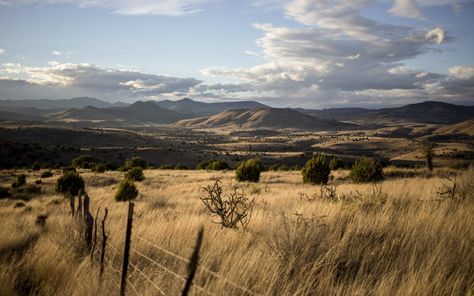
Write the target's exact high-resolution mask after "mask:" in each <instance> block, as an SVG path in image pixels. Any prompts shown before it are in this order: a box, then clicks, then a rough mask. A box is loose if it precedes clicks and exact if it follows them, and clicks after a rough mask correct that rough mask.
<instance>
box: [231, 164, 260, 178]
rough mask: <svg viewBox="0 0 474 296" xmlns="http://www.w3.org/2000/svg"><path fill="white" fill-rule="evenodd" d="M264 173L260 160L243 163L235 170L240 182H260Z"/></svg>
mask: <svg viewBox="0 0 474 296" xmlns="http://www.w3.org/2000/svg"><path fill="white" fill-rule="evenodd" d="M262 171H263V163H262V162H261V161H260V160H258V159H248V160H245V161H243V162H241V163H240V164H239V165H238V166H237V168H236V169H235V177H236V179H237V180H238V181H249V182H258V181H259V180H260V173H261V172H262Z"/></svg>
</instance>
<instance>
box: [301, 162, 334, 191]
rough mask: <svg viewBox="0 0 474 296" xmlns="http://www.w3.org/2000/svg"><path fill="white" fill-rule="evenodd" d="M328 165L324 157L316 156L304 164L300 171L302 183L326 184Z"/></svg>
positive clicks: (328, 171)
mask: <svg viewBox="0 0 474 296" xmlns="http://www.w3.org/2000/svg"><path fill="white" fill-rule="evenodd" d="M330 172H331V170H330V169H329V164H328V163H327V161H326V157H325V156H324V155H317V156H315V157H313V158H312V159H310V160H308V161H307V162H306V165H305V166H304V168H303V169H302V170H301V174H302V175H303V182H304V183H311V184H326V183H327V182H328V180H329V173H330Z"/></svg>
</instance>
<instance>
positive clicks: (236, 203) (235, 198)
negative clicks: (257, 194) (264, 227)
mask: <svg viewBox="0 0 474 296" xmlns="http://www.w3.org/2000/svg"><path fill="white" fill-rule="evenodd" d="M204 190H205V191H206V192H207V196H206V197H202V198H201V201H202V202H203V203H204V205H205V206H206V208H207V209H208V210H209V211H210V212H211V214H212V215H215V216H217V217H218V218H219V219H220V221H219V222H216V223H219V224H221V226H222V227H227V228H234V229H237V228H238V226H239V224H240V226H241V227H242V228H244V229H246V228H247V226H248V224H249V222H250V217H251V214H252V211H253V208H254V205H255V199H249V198H248V197H247V195H245V194H244V193H243V192H237V188H234V192H232V193H229V194H227V196H225V197H224V196H223V193H222V187H221V186H220V180H216V182H215V183H214V185H213V186H210V185H208V186H207V187H204Z"/></svg>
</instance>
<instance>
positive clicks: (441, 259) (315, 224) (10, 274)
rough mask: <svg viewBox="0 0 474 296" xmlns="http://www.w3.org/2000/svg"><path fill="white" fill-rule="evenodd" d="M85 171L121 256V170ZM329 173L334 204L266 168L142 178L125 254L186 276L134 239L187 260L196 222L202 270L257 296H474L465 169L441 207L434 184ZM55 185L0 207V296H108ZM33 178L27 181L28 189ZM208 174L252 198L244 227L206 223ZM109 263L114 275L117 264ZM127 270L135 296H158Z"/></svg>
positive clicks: (210, 282) (471, 206)
mask: <svg viewBox="0 0 474 296" xmlns="http://www.w3.org/2000/svg"><path fill="white" fill-rule="evenodd" d="M82 175H83V177H84V178H85V179H86V182H87V192H88V194H89V196H90V197H91V199H92V209H91V212H92V213H93V214H94V215H95V212H96V209H97V208H98V207H101V209H103V208H104V207H108V209H109V218H108V219H107V229H108V232H109V234H110V236H111V245H112V246H114V247H115V248H117V249H118V250H122V248H123V237H124V235H125V223H126V211H127V204H126V203H118V202H115V201H114V199H113V198H114V193H115V191H116V189H117V187H118V183H119V181H120V180H121V179H122V173H118V172H108V173H105V174H93V173H89V172H83V173H82ZM334 175H335V176H334V178H333V180H334V184H333V185H336V190H337V193H338V196H339V197H340V200H339V201H336V202H333V201H329V200H324V199H315V200H314V201H306V200H303V199H298V198H297V197H298V193H300V192H302V193H306V194H307V195H308V196H311V195H313V194H314V193H319V190H320V188H319V187H318V186H311V185H304V184H303V183H302V180H301V174H300V172H265V173H263V175H262V178H261V182H260V183H259V184H249V183H238V182H236V181H235V180H234V173H233V172H205V171H163V170H147V171H145V177H146V179H145V180H144V181H143V182H140V183H137V185H138V188H139V191H140V195H139V197H138V199H137V200H136V206H135V220H134V225H133V240H132V250H138V251H139V252H141V253H143V254H145V255H146V256H149V257H151V258H153V259H155V260H157V261H158V262H161V263H162V264H163V265H164V266H166V267H167V268H169V269H171V270H173V271H175V272H177V273H179V274H182V275H185V274H186V265H185V264H184V263H183V262H180V261H178V260H176V259H174V258H173V257H170V256H169V255H166V254H164V253H162V252H160V251H158V250H156V249H155V248H153V247H152V246H150V245H148V244H147V243H145V242H144V241H142V240H140V239H138V237H144V238H146V239H147V240H148V241H150V242H153V243H154V244H156V245H158V246H161V247H163V248H166V249H168V250H171V251H172V252H174V253H177V254H179V255H181V256H184V257H189V255H190V254H191V252H192V247H193V245H194V240H195V237H196V234H197V231H198V229H199V227H200V226H201V225H204V227H205V234H204V244H203V247H202V250H201V256H202V258H201V263H202V265H203V266H206V267H208V268H209V269H211V270H213V271H215V272H217V273H219V274H221V275H223V276H225V277H226V278H227V279H229V280H231V281H232V282H234V283H236V284H238V285H241V286H244V287H247V288H249V289H251V290H252V291H254V292H256V293H258V294H261V295H474V247H473V246H474V227H472V225H473V222H474V221H473V217H474V196H473V192H474V191H473V190H474V170H472V169H471V170H470V171H467V172H463V173H462V176H460V177H459V178H458V183H459V186H458V189H459V195H458V196H459V197H463V198H464V199H463V200H454V199H445V200H440V199H439V197H438V196H437V194H436V191H437V189H438V188H439V187H440V186H441V184H442V182H444V181H443V180H442V179H440V178H437V177H433V178H422V177H415V178H404V179H389V180H386V181H384V182H383V183H382V184H381V185H377V186H374V185H370V184H367V185H354V184H351V183H350V182H348V181H347V180H346V177H345V176H347V172H345V171H338V172H336V173H335V174H334ZM56 177H57V175H56V176H55V177H52V178H48V179H46V180H44V182H43V183H45V185H43V187H44V188H45V191H46V193H45V194H43V195H42V196H39V197H36V198H34V199H32V200H31V201H28V202H26V206H25V207H19V208H14V205H15V203H16V201H11V200H2V201H0V215H1V217H2V228H0V237H1V240H0V295H20V294H39V295H109V294H112V293H117V288H116V287H115V284H114V283H113V281H112V280H111V279H112V277H114V278H116V279H118V275H116V274H114V273H113V272H110V273H107V274H106V278H105V282H104V285H103V287H102V288H100V286H99V282H98V276H97V273H98V270H97V265H96V264H95V265H93V266H91V263H90V261H89V259H88V258H87V256H86V255H85V254H84V249H83V246H82V243H81V240H80V238H79V233H77V231H76V230H75V229H74V225H75V224H74V223H73V222H72V218H71V217H70V214H69V211H68V205H67V202H66V201H64V200H63V198H62V197H61V196H59V195H56V194H54V192H53V191H52V189H51V186H52V185H53V184H54V180H55V178H56ZM36 178H37V177H33V176H31V173H30V175H29V176H28V182H31V181H33V180H35V179H36ZM216 178H220V179H221V180H222V184H223V188H224V192H229V191H230V190H231V189H232V187H233V186H239V187H240V188H243V189H244V190H245V191H246V192H247V193H249V194H251V193H252V194H254V195H255V197H256V200H257V205H256V208H255V210H254V212H253V216H252V220H251V222H250V225H249V229H248V231H246V232H244V231H242V230H230V229H225V228H221V227H220V226H219V225H217V224H214V223H212V221H213V219H215V218H212V217H210V216H209V214H208V213H207V212H206V209H205V207H204V206H203V204H202V202H201V201H200V199H199V198H200V197H202V196H203V195H204V194H205V192H204V191H203V190H202V187H203V186H206V185H209V184H212V183H213V182H214V180H215V179H216ZM2 182H3V183H4V184H6V183H7V182H8V180H7V179H6V178H3V179H2ZM47 188H49V189H47ZM38 214H48V215H49V218H48V220H47V223H46V227H45V228H41V227H38V226H36V225H35V222H34V221H35V218H36V216H37V215H38ZM101 216H102V214H101ZM101 216H100V217H101ZM109 255H110V256H108V258H110V260H111V261H113V262H114V264H115V267H117V268H118V267H119V266H120V258H119V256H115V257H113V253H112V252H110V251H109ZM131 262H132V263H134V264H136V265H137V266H139V267H140V268H141V269H142V270H143V271H144V272H145V273H146V274H147V275H149V276H150V277H152V278H153V280H154V282H155V283H156V284H157V285H158V286H159V287H160V288H161V289H163V290H164V291H165V292H166V293H167V294H168V295H179V293H180V291H181V289H182V286H183V284H182V282H181V281H180V280H177V279H176V278H175V277H174V276H172V275H170V274H168V273H165V272H163V270H162V269H160V268H159V267H157V266H155V265H153V264H151V263H150V262H148V261H147V260H146V259H144V258H143V257H141V256H139V255H138V254H137V253H133V252H132V254H131ZM108 270H109V271H110V268H108ZM133 271H134V270H133V268H132V269H131V272H132V277H131V281H132V282H133V284H134V286H135V287H137V289H138V290H139V292H140V294H142V295H156V294H157V293H156V290H155V289H154V287H152V286H151V285H150V284H149V283H147V281H146V280H145V279H143V277H141V276H140V275H139V274H137V273H133ZM195 283H196V284H198V285H201V286H203V287H205V289H206V290H209V291H212V292H213V293H214V294H215V295H245V293H243V292H242V291H241V290H239V289H236V288H233V287H232V286H230V285H228V284H225V283H224V282H222V281H220V280H218V279H216V278H214V277H212V276H211V275H209V274H207V273H205V272H202V271H199V272H198V274H197V277H196V279H195ZM132 294H133V292H131V291H130V295H132ZM195 294H201V293H195Z"/></svg>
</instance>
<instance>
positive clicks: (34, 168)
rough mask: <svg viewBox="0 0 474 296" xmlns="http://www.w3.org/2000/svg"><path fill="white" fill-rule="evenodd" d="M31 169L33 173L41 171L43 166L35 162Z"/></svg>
mask: <svg viewBox="0 0 474 296" xmlns="http://www.w3.org/2000/svg"><path fill="white" fill-rule="evenodd" d="M31 169H32V170H33V171H39V170H40V169H41V165H40V164H39V163H37V162H35V163H34V164H33V165H32V166H31Z"/></svg>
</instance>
